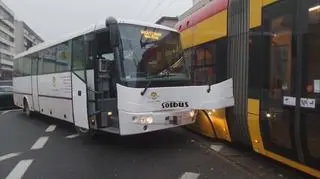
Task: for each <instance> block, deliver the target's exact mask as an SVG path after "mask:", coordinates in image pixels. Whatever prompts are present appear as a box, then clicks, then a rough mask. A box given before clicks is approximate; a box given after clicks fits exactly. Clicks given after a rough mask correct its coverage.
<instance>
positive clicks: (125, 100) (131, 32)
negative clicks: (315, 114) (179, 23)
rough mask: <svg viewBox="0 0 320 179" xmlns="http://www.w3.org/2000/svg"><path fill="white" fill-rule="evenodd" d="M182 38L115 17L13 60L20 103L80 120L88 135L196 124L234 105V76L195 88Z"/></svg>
mask: <svg viewBox="0 0 320 179" xmlns="http://www.w3.org/2000/svg"><path fill="white" fill-rule="evenodd" d="M190 67H191V64H190V63H189V62H188V60H185V59H184V58H183V52H182V48H181V45H180V37H179V33H178V32H177V31H176V30H174V29H171V28H168V27H165V26H160V25H155V24H150V23H144V22H137V21H130V20H119V19H115V18H112V17H110V18H108V19H106V20H105V21H104V22H102V23H98V24H95V25H92V26H91V27H89V28H88V29H85V30H84V31H82V32H80V33H76V34H74V35H71V36H68V37H67V38H64V39H62V40H59V41H56V42H50V43H47V42H45V43H43V44H40V45H38V46H35V47H32V48H30V49H29V50H28V51H26V52H23V53H21V54H19V55H17V56H16V57H15V60H14V78H13V88H14V103H15V105H16V106H18V107H21V108H23V109H24V112H25V113H26V114H27V115H30V114H31V113H33V112H38V113H41V114H44V115H47V116H51V117H54V118H58V119H61V120H65V121H68V122H70V123H73V124H74V125H75V127H76V129H77V130H78V131H79V132H80V133H82V134H88V133H91V132H92V131H97V130H100V131H106V132H111V133H117V134H120V135H132V134H140V133H145V132H150V131H156V130H162V129H166V128H171V127H176V126H182V125H187V124H191V123H193V122H194V121H195V113H196V112H195V111H194V110H196V109H205V110H212V109H214V108H224V107H228V106H232V105H233V104H234V99H233V92H232V91H233V89H232V79H229V80H226V81H224V82H222V83H220V84H216V85H206V86H192V83H191V80H190V79H191V78H190Z"/></svg>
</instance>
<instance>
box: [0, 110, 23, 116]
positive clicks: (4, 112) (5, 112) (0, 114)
mask: <svg viewBox="0 0 320 179" xmlns="http://www.w3.org/2000/svg"><path fill="white" fill-rule="evenodd" d="M21 110H22V109H12V110H7V111H3V112H2V113H0V116H2V115H5V114H7V113H9V112H16V111H21Z"/></svg>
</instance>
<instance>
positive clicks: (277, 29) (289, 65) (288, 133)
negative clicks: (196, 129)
mask: <svg viewBox="0 0 320 179" xmlns="http://www.w3.org/2000/svg"><path fill="white" fill-rule="evenodd" d="M294 8H295V3H293V1H291V0H284V1H279V2H277V3H273V4H271V5H269V6H266V7H264V8H263V11H262V12H263V15H262V16H263V21H262V23H263V24H262V26H263V27H262V28H263V33H262V34H263V35H262V37H263V49H262V51H263V55H261V58H263V63H264V64H263V68H262V69H261V70H262V71H263V73H262V74H263V75H262V77H263V78H262V79H263V86H262V94H261V102H260V131H261V135H262V140H263V145H264V147H265V149H266V150H267V151H271V152H273V153H276V154H278V155H281V156H285V157H286V158H289V159H292V160H297V153H296V147H295V140H294V120H295V109H296V105H295V100H296V96H297V93H296V87H295V84H296V76H295V71H296V70H295V63H296V62H295V59H296V53H295V50H296V47H295V42H294V41H295V32H294V18H295V16H294Z"/></svg>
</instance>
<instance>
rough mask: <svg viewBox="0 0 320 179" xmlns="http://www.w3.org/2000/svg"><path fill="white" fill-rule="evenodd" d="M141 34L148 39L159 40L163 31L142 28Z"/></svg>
mask: <svg viewBox="0 0 320 179" xmlns="http://www.w3.org/2000/svg"><path fill="white" fill-rule="evenodd" d="M141 35H143V37H144V38H146V39H152V40H159V39H160V37H161V36H162V34H161V33H158V32H152V31H147V30H141Z"/></svg>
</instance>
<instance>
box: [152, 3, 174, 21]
mask: <svg viewBox="0 0 320 179" xmlns="http://www.w3.org/2000/svg"><path fill="white" fill-rule="evenodd" d="M174 1H175V0H169V1H167V2H169V3H167V4H166V6H165V8H163V10H166V9H169V8H171V6H172V5H173V4H174ZM155 14H156V16H154V19H153V20H152V22H155V21H156V20H157V19H158V18H160V17H161V15H162V14H163V11H160V13H155Z"/></svg>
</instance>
